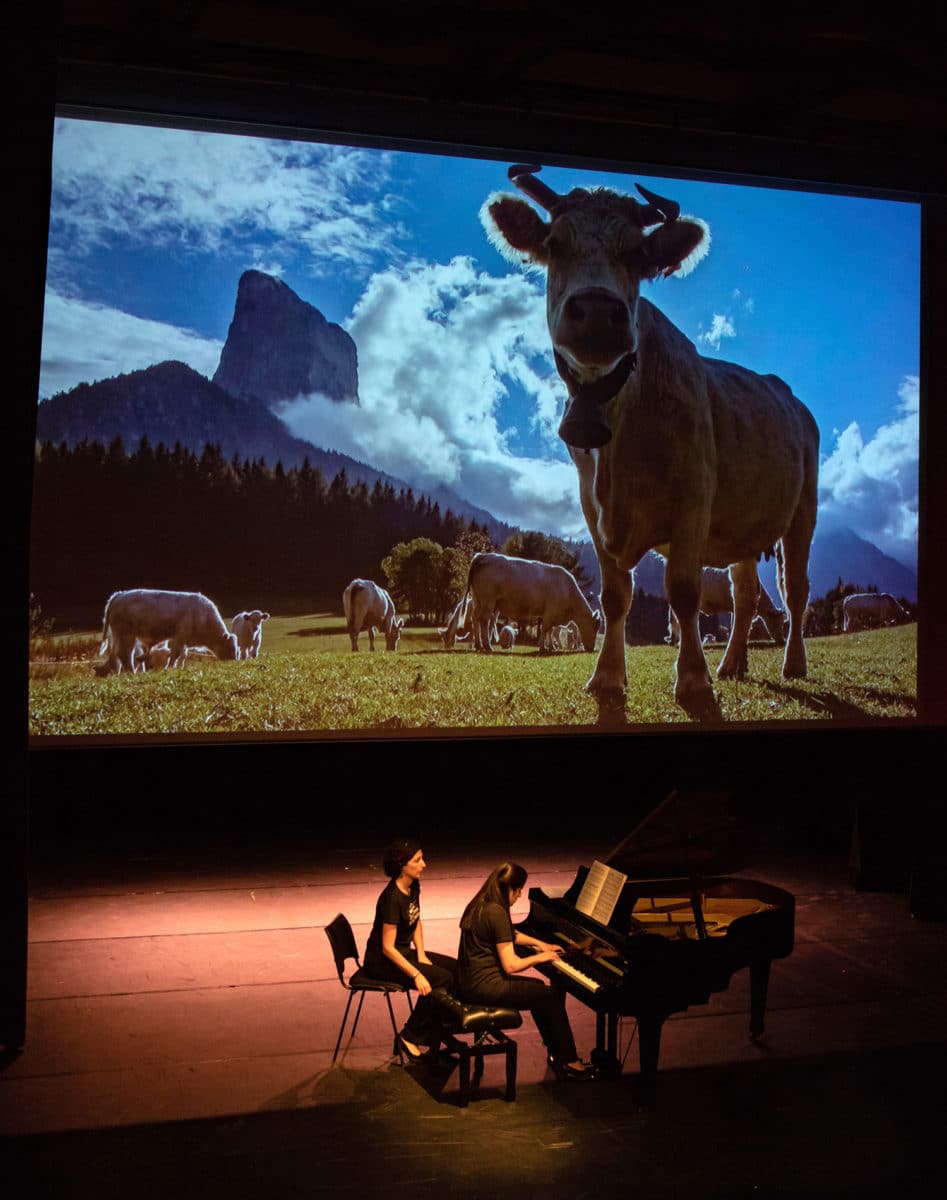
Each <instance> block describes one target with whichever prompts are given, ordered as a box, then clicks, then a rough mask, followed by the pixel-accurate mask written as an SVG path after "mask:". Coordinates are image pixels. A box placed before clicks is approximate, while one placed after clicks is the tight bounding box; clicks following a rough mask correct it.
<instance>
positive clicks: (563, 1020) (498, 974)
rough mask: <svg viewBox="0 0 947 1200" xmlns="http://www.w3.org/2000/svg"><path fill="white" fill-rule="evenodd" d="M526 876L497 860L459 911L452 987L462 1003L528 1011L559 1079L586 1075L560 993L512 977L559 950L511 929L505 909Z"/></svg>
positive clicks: (588, 1075) (515, 865) (587, 1070)
mask: <svg viewBox="0 0 947 1200" xmlns="http://www.w3.org/2000/svg"><path fill="white" fill-rule="evenodd" d="M526 878H527V875H526V870H525V868H523V867H521V866H520V865H519V864H518V863H501V864H500V866H498V867H496V868H495V869H494V870H493V871H491V873H490V875H489V876H488V877H487V881H486V882H485V883H484V885H483V887H482V888H481V889H480V891H479V892H477V894H476V896H474V898H473V899H472V900H471V901H470V903H469V904H468V905H467V907H466V908H465V909H464V915H463V916H462V917H461V919H460V929H461V933H460V950H459V953H458V963H457V977H456V982H455V987H454V991H455V994H456V996H457V997H458V999H460V1000H464V1001H466V1002H467V1003H472V1004H498V1005H502V1006H504V1007H505V1008H517V1009H528V1010H529V1012H531V1013H532V1015H533V1020H534V1021H535V1022H536V1028H537V1029H538V1030H539V1033H540V1036H541V1037H542V1039H543V1042H544V1043H545V1046H546V1050H547V1051H548V1054H549V1065H550V1066H551V1067H552V1068H553V1070H554V1071H555V1072H556V1074H557V1075H558V1076H559V1078H560V1079H591V1078H593V1076H594V1074H595V1073H594V1071H593V1069H592V1068H591V1067H590V1066H589V1065H588V1064H587V1063H584V1062H582V1060H581V1059H580V1058H579V1055H578V1053H577V1051H576V1048H575V1039H574V1038H573V1036H572V1027H571V1026H570V1024H569V1017H568V1014H567V1013H566V1006H565V996H564V994H563V993H562V992H560V991H559V990H558V989H556V988H551V987H549V986H548V985H547V984H545V983H543V981H542V980H541V979H535V978H534V979H516V978H514V976H516V975H518V974H519V973H520V972H521V971H525V970H527V969H528V968H529V967H534V966H536V965H537V964H538V963H542V962H551V961H552V960H553V959H554V958H558V957H559V956H560V955H561V954H562V951H561V950H560V948H559V947H558V946H552V945H550V944H549V943H548V942H542V941H540V940H539V939H538V938H534V937H529V936H527V935H526V934H524V933H520V932H519V930H515V931H514V929H513V925H512V922H511V920H510V909H511V908H512V907H513V905H514V904H515V903H516V902H517V900H518V899H519V898H520V893H521V892H522V890H523V885H524V884H525V883H526ZM515 946H531V947H532V948H533V949H534V950H536V951H537V953H536V954H531V955H529V956H527V957H520V955H518V954H517V953H516V950H515V949H514V947H515Z"/></svg>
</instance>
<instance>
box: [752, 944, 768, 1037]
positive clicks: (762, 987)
mask: <svg viewBox="0 0 947 1200" xmlns="http://www.w3.org/2000/svg"><path fill="white" fill-rule="evenodd" d="M768 989H769V959H766V960H765V961H764V962H752V963H750V1037H751V1038H754V1039H755V1038H758V1037H762V1036H763V1028H764V1025H765V1020H766V993H767V991H768Z"/></svg>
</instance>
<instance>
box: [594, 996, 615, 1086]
mask: <svg viewBox="0 0 947 1200" xmlns="http://www.w3.org/2000/svg"><path fill="white" fill-rule="evenodd" d="M591 1060H592V1066H593V1067H595V1069H596V1071H598V1073H599V1074H600V1075H608V1076H617V1075H620V1074H621V1060H620V1059H619V1057H618V1014H617V1013H613V1012H597V1013H596V1014H595V1049H594V1050H593V1051H592V1054H591Z"/></svg>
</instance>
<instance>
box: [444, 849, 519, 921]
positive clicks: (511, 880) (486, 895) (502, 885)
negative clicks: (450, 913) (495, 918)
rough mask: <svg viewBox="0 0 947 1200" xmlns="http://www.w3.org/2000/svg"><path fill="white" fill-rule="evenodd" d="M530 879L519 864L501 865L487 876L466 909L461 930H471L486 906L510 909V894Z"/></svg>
mask: <svg viewBox="0 0 947 1200" xmlns="http://www.w3.org/2000/svg"><path fill="white" fill-rule="evenodd" d="M528 878H529V876H528V874H527V871H526V868H525V867H521V866H520V865H519V863H509V862H505V863H500V865H499V866H498V867H494V869H493V870H492V871H491V872H490V874H489V875H488V876H487V879H486V882H485V883H484V885H483V887H482V888H481V889H480V891H479V892H477V894H476V896H474V898H473V899H472V900H471V901H470V903H469V904H468V905H467V907H466V908H465V909H464V915H463V916H462V917H461V918H460V927H461V929H471V928H472V927H473V925H474V924H475V923H476V920H477V918H478V917H479V915H480V910H481V909H482V908H483V906H484V905H485V904H502V905H503V907H504V908H509V907H510V893H511V892H515V891H516V890H517V888H521V887H522V886H523V884H524V883H525V882H526V880H527V879H528Z"/></svg>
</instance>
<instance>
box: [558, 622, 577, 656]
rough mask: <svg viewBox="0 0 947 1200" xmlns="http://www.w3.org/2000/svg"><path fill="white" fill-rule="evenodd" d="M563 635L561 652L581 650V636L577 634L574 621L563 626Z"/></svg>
mask: <svg viewBox="0 0 947 1200" xmlns="http://www.w3.org/2000/svg"><path fill="white" fill-rule="evenodd" d="M563 629H564V630H565V633H564V635H563V637H562V639H561V640H562V648H563V650H581V649H582V634H581V633H580V632H579V627H578V625H576V623H575V621H570V622H569V623H568V624H567V625H564V626H563Z"/></svg>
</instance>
